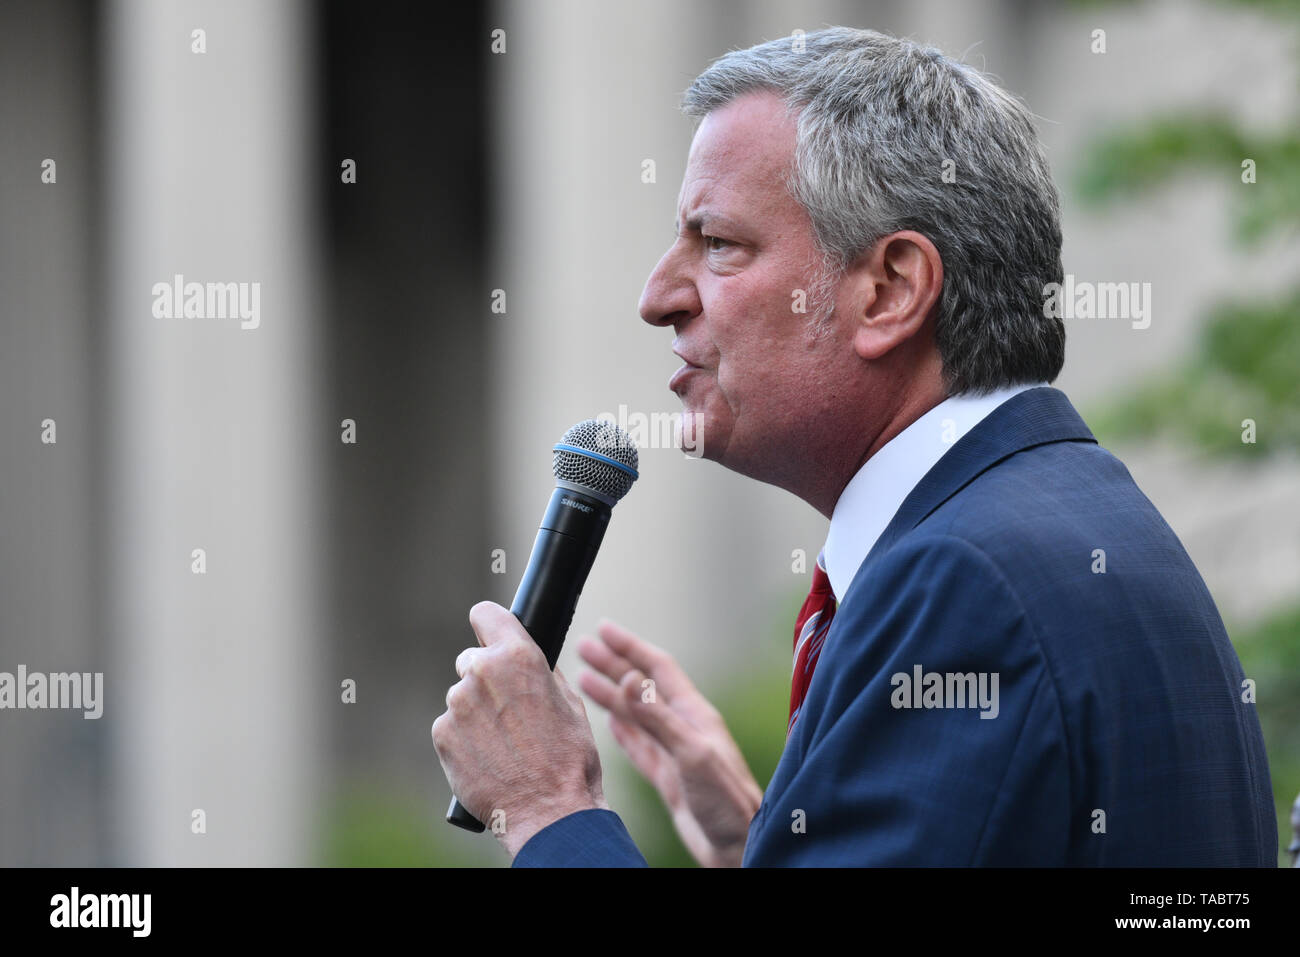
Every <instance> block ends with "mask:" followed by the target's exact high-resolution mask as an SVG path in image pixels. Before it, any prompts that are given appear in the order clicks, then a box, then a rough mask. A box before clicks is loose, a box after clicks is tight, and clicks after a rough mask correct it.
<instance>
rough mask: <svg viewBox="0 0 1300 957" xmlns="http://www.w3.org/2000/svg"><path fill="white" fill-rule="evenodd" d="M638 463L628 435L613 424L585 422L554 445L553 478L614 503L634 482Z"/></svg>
mask: <svg viewBox="0 0 1300 957" xmlns="http://www.w3.org/2000/svg"><path fill="white" fill-rule="evenodd" d="M638 465H639V460H638V457H637V452H636V445H635V444H633V442H632V438H631V436H629V435H628V434H627V433H626V432H624V431H623V430H622V429H620V428H619V427H618V426H617V425H615V424H614V423H613V422H604V421H601V420H600V419H587V420H586V421H583V422H579V423H578V424H577V425H575V426H573V427H572V428H571V429H569V431H567V432H565V433H564V437H563V438H562V439H560V441H559V443H558V444H557V445H556V446H555V464H554V469H555V477H556V479H557V480H559V481H561V482H570V483H572V484H574V485H579V486H582V487H583V488H587V489H590V490H591V491H593V492H595V493H596V494H597V497H599V498H606V499H609V501H610V502H611V504H612V503H613V502H617V501H618V500H619V499H621V498H622V497H623V496H624V495H626V494H627V493H628V490H629V489H631V488H632V483H633V482H635V481H636V479H637V467H638Z"/></svg>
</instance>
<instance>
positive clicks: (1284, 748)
mask: <svg viewBox="0 0 1300 957" xmlns="http://www.w3.org/2000/svg"><path fill="white" fill-rule="evenodd" d="M1297 635H1300V605H1295V606H1293V607H1291V608H1287V609H1285V610H1283V611H1282V612H1280V613H1278V614H1275V615H1273V616H1272V617H1270V618H1269V619H1268V620H1266V621H1265V622H1263V623H1262V624H1260V625H1258V626H1257V627H1255V628H1253V629H1251V630H1249V631H1247V632H1244V633H1243V634H1241V635H1240V636H1239V638H1238V639H1237V640H1234V642H1233V644H1234V645H1235V646H1236V648H1237V654H1238V655H1239V656H1240V657H1241V665H1242V667H1243V668H1244V669H1245V672H1246V676H1247V677H1248V678H1253V679H1255V684H1256V688H1255V691H1256V705H1255V707H1256V709H1257V710H1258V712H1259V723H1260V725H1261V726H1262V727H1263V729H1264V747H1265V749H1266V750H1267V752H1268V765H1269V773H1270V775H1271V776H1272V778H1273V800H1274V802H1275V803H1276V805H1277V836H1278V863H1279V864H1281V865H1283V866H1285V867H1290V866H1291V857H1290V855H1289V854H1287V853H1286V847H1287V845H1288V844H1290V843H1291V803H1292V802H1293V801H1294V800H1295V798H1296V794H1298V793H1300V642H1298V641H1296V636H1297Z"/></svg>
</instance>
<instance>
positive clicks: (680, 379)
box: [668, 345, 707, 396]
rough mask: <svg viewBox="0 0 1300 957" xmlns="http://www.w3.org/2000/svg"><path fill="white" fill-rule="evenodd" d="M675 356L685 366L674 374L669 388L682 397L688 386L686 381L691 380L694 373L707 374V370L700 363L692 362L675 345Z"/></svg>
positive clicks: (669, 382)
mask: <svg viewBox="0 0 1300 957" xmlns="http://www.w3.org/2000/svg"><path fill="white" fill-rule="evenodd" d="M673 355H675V356H677V358H679V359H681V360H682V362H683V365H682V366H681V368H679V369H678V370H677V371H676V372H674V373H673V375H672V378H670V379H669V380H668V388H669V390H671V391H672V392H675V393H677V394H678V395H679V396H680V395H681V394H682V390H683V389H684V388H685V386H686V380H687V379H689V378H690V376H691V375H692V374H693V373H696V372H705V371H707V370H706V369H705V368H704V366H702V365H700V364H699V363H696V362H692V361H691V360H690V358H688V357H687V356H686V354H685V352H684V351H683V350H682V349H681V348H680V347H678V346H676V345H674V348H673Z"/></svg>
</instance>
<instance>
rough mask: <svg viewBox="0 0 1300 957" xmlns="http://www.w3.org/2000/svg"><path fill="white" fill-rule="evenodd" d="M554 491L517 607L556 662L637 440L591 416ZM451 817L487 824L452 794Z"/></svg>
mask: <svg viewBox="0 0 1300 957" xmlns="http://www.w3.org/2000/svg"><path fill="white" fill-rule="evenodd" d="M553 451H554V452H555V461H554V464H553V469H554V472H555V491H554V492H552V493H551V501H550V503H549V504H548V505H547V506H546V512H545V513H544V514H543V516H542V524H541V527H540V528H539V529H538V530H537V538H536V540H535V541H534V542H533V552H532V554H531V555H530V556H529V557H528V567H527V568H526V569H525V570H524V577H523V579H522V580H521V581H520V582H519V590H518V591H516V592H515V600H514V602H513V603H512V604H511V605H510V613H511V614H512V615H514V616H515V617H516V618H518V619H519V623H520V624H522V625H523V626H524V630H525V631H527V632H528V634H529V635H530V636H531V637H532V639H533V641H535V642H537V645H538V647H540V648H541V649H542V651H543V653H545V655H546V663H547V665H549V666H550V668H551V670H552V671H553V670H555V662H556V661H557V660H558V659H559V657H560V649H561V648H562V647H563V646H564V637H565V635H566V634H567V633H568V631H569V625H570V624H571V623H572V622H573V610H574V608H576V607H577V604H578V596H579V595H581V594H582V586H583V585H584V584H585V583H586V581H587V575H588V573H589V572H590V571H591V566H592V563H593V562H595V560H596V551H597V550H598V549H599V548H600V543H601V540H602V539H603V538H604V537H605V529H606V527H607V526H608V525H609V515H610V511H611V509H613V507H614V506H615V505H616V504H617V503H618V501H619V499H621V498H622V497H623V496H624V495H626V494H627V493H628V490H629V489H631V488H632V483H633V482H635V481H636V479H637V466H638V465H639V462H638V458H637V451H636V446H635V445H633V444H632V439H631V438H630V437H629V436H628V434H627V433H626V432H624V431H623V430H622V429H620V428H619V427H618V426H616V425H614V424H613V423H612V422H603V421H601V420H599V419H587V420H586V421H583V422H579V423H578V424H577V425H575V426H573V428H571V429H569V431H567V432H565V433H564V437H563V438H561V439H560V441H559V442H558V443H556V445H555V446H554V449H553ZM447 821H448V822H449V823H451V824H455V825H456V826H457V827H462V828H464V829H465V830H467V831H474V832H476V833H477V832H481V831H483V830H484V826H483V822H482V821H480V820H478V818H476V817H474V815H473V814H471V813H470V812H469V811H467V810H465V806H464V805H463V804H461V803H460V801H459V800H458V799H457V798H455V797H453V798H452V799H451V806H450V807H449V808H448V809H447Z"/></svg>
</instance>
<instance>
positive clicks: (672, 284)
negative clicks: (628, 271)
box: [637, 242, 701, 326]
mask: <svg viewBox="0 0 1300 957" xmlns="http://www.w3.org/2000/svg"><path fill="white" fill-rule="evenodd" d="M637 308H638V310H639V311H640V313H641V318H642V319H644V320H645V321H646V322H648V323H650V325H652V326H676V325H678V324H679V323H684V322H687V321H689V320H690V319H691V318H693V317H694V316H697V315H699V313H700V308H701V307H700V295H699V291H698V290H697V289H696V288H695V283H694V282H692V281H691V279H690V277H689V275H687V273H686V270H685V268H684V264H683V263H682V260H681V243H680V242H678V243H674V244H673V245H672V246H671V247H670V248H669V249H668V251H667V252H666V253H664V254H663V258H661V259H660V260H659V264H658V265H657V266H655V268H654V271H653V272H652V273H650V278H649V279H647V280H646V281H645V288H644V289H643V290H641V302H640V304H639V305H638V307H637Z"/></svg>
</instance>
